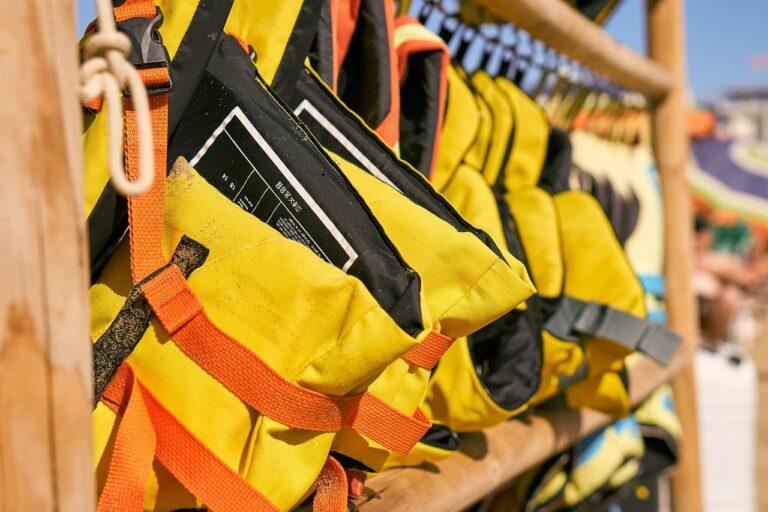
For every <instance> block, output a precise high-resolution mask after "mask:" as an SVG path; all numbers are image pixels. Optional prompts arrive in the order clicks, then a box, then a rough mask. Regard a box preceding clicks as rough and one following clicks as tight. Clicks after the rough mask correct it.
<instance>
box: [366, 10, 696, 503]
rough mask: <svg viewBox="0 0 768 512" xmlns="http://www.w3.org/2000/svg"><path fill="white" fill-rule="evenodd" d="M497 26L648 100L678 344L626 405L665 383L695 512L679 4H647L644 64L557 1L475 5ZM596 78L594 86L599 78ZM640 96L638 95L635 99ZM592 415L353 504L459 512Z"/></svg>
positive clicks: (411, 477) (550, 416)
mask: <svg viewBox="0 0 768 512" xmlns="http://www.w3.org/2000/svg"><path fill="white" fill-rule="evenodd" d="M476 1H477V2H478V3H479V4H481V5H484V6H485V7H487V8H488V9H489V10H490V11H491V12H492V13H493V14H495V15H496V16H497V17H499V18H500V19H501V20H502V21H506V22H510V23H511V24H512V25H514V26H515V27H517V28H519V29H522V30H525V31H526V32H527V33H528V34H529V35H530V36H531V37H532V38H534V39H535V40H538V41H541V42H542V43H544V44H545V45H546V46H547V47H548V48H551V49H552V50H554V51H556V52H557V53H558V54H561V55H565V56H567V57H568V58H569V59H571V60H572V61H575V62H577V63H579V64H580V65H581V66H582V67H583V68H584V69H586V70H588V73H590V76H591V77H592V78H593V79H595V81H601V82H603V81H605V80H608V81H610V82H612V83H614V84H616V85H617V86H619V87H620V88H621V89H623V91H622V93H621V94H625V93H627V91H632V92H633V97H634V98H636V99H635V100H634V101H635V102H636V104H637V105H643V104H644V103H645V101H644V100H642V99H637V98H638V97H639V98H642V96H645V97H647V98H648V99H650V100H651V105H650V106H651V107H652V109H653V111H652V113H653V128H654V130H653V131H654V138H653V142H654V152H655V157H656V162H657V167H658V169H659V174H660V181H661V185H662V200H663V205H664V210H665V226H664V242H665V278H666V281H667V298H666V304H667V311H668V316H669V321H670V326H671V327H672V328H673V329H674V330H676V331H677V332H678V333H680V334H681V335H682V336H683V343H682V344H681V346H680V348H679V349H678V352H677V354H676V355H675V357H674V358H673V360H672V361H671V362H670V364H669V365H668V366H667V367H666V368H661V367H660V366H658V365H656V364H655V363H654V362H652V361H650V360H648V359H641V360H640V361H639V362H637V363H636V364H634V365H632V366H631V367H630V368H629V369H628V373H629V379H630V389H631V397H632V402H633V404H635V405H638V404H639V403H641V402H642V401H643V400H644V399H645V398H647V397H648V396H649V395H650V394H651V393H652V392H653V391H654V390H656V389H657V388H658V387H659V386H660V385H662V384H664V383H668V382H671V383H672V385H673V389H674V392H675V396H676V403H677V408H678V415H679V417H680V421H681V423H682V426H683V431H684V437H683V440H682V442H681V447H680V456H679V461H678V465H677V469H676V470H675V473H674V478H673V504H674V507H673V509H674V510H675V511H677V512H687V511H696V510H701V507H702V505H701V492H700V476H699V470H698V468H699V465H698V430H697V420H696V395H695V387H694V378H693V369H692V365H691V362H692V359H693V355H694V354H695V351H696V348H697V340H698V329H697V322H696V305H695V302H694V298H693V295H692V292H691V284H690V283H691V268H692V241H691V226H692V217H691V211H690V204H689V201H687V200H686V198H688V197H689V196H688V190H687V184H686V180H685V168H686V165H687V152H688V142H687V136H686V131H685V98H684V94H685V74H684V62H685V61H684V46H683V27H682V24H683V15H682V11H683V0H647V13H648V19H647V30H648V36H649V50H650V52H649V57H646V56H643V55H640V54H638V53H636V52H634V51H632V50H630V49H629V48H627V47H625V46H623V45H621V44H620V43H618V42H617V41H615V40H614V39H613V38H612V37H611V36H609V35H608V34H607V33H606V32H605V31H604V30H603V29H602V28H601V27H599V26H597V25H595V24H593V23H591V22H590V21H589V20H587V19H586V18H585V17H584V16H582V15H581V14H580V13H579V12H577V11H576V10H575V9H573V8H572V7H570V6H569V5H567V4H566V3H565V2H563V1H562V0H476ZM598 75H599V77H600V78H599V79H598V78H597V76H598ZM636 93H640V95H638V94H636ZM610 421H611V419H610V418H608V417H607V416H604V415H602V414H600V413H597V412H594V411H589V410H577V411H569V410H564V409H561V410H547V411H536V412H534V413H532V414H528V415H526V416H524V417H522V418H519V419H513V420H511V421H508V422H504V423H501V424H499V425H496V426H494V427H492V428H489V429H487V430H485V431H483V432H480V433H473V434H467V435H465V436H464V437H463V439H462V448H461V450H460V453H458V454H455V455H453V456H451V457H448V458H447V459H445V460H442V461H439V462H434V463H428V464H426V465H424V466H422V467H418V468H400V469H395V470H392V471H388V472H386V473H383V474H381V475H378V476H376V477H374V478H372V479H370V480H369V482H368V484H367V488H366V494H365V495H364V496H363V497H362V498H361V499H359V500H358V501H357V502H356V503H355V505H356V508H357V509H358V510H360V512H378V511H390V510H425V511H426V510H435V511H445V512H451V511H456V512H458V511H461V510H463V509H465V508H467V507H468V506H470V505H472V504H473V503H474V502H476V501H477V500H479V499H482V498H483V497H484V496H487V495H488V494H490V493H492V492H493V491H495V490H498V489H500V488H503V487H504V486H505V485H508V484H509V483H510V482H512V481H513V480H514V478H515V477H517V476H519V475H520V474H521V473H523V472H524V471H526V470H527V469H530V468H532V467H534V466H535V465H537V464H540V463H541V462H543V461H545V460H546V459H547V458H549V457H551V456H552V455H554V454H557V453H559V452H561V451H563V450H565V449H566V448H568V447H569V446H571V445H572V444H573V443H574V442H575V441H577V440H578V439H580V438H582V437H584V436H585V435H587V434H589V433H590V432H593V431H594V430H596V429H598V428H600V427H602V426H605V425H607V424H608V423H609V422H610Z"/></svg>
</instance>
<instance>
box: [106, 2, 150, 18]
mask: <svg viewBox="0 0 768 512" xmlns="http://www.w3.org/2000/svg"><path fill="white" fill-rule="evenodd" d="M112 12H114V13H115V21H117V22H118V23H120V22H121V21H124V20H127V19H130V18H154V17H155V14H156V13H157V12H156V9H155V2H153V1H152V0H125V2H123V3H122V5H120V6H118V7H115V8H114V9H113V10H112Z"/></svg>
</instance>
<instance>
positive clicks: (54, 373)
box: [0, 0, 95, 512]
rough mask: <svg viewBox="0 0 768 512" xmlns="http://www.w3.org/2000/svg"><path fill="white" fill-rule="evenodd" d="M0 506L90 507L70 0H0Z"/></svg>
mask: <svg viewBox="0 0 768 512" xmlns="http://www.w3.org/2000/svg"><path fill="white" fill-rule="evenodd" d="M0 12H2V13H3V14H2V17H0V76H2V80H0V104H1V105H2V106H0V112H2V117H0V119H2V128H0V130H2V132H1V133H2V137H0V180H2V185H0V511H2V512H15V511H22V510H24V511H35V512H38V511H41V512H44V511H53V510H56V511H67V512H68V511H71V512H88V511H92V510H93V509H94V503H95V492H94V483H93V471H92V447H91V427H90V425H91V394H92V383H91V344H90V341H89V337H88V295H87V293H88V257H87V252H86V246H85V240H86V235H85V222H84V219H85V217H84V214H83V208H82V204H83V179H82V146H81V141H80V133H81V119H80V107H79V100H78V97H77V92H76V91H77V89H76V88H77V81H78V67H77V46H76V39H75V6H74V2H73V1H72V0H23V1H19V0H0Z"/></svg>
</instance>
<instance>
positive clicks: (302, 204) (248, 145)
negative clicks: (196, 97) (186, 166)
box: [190, 106, 358, 271]
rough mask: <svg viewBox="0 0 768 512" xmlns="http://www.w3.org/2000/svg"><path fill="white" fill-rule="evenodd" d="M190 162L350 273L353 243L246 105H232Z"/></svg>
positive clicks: (227, 191)
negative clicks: (266, 136) (252, 119)
mask: <svg viewBox="0 0 768 512" xmlns="http://www.w3.org/2000/svg"><path fill="white" fill-rule="evenodd" d="M190 165H191V166H192V167H194V168H196V169H197V170H198V171H199V172H201V173H202V174H204V175H206V176H208V177H209V178H208V181H209V183H210V184H211V185H213V186H214V187H216V188H217V189H218V190H219V191H220V192H221V193H222V194H224V195H225V196H226V197H228V198H229V199H230V200H231V201H233V202H234V203H236V204H237V205H238V206H240V207H241V208H243V209H244V210H246V211H248V212H250V213H251V214H253V215H254V216H256V217H257V218H259V219H260V220H262V221H263V222H265V223H266V224H269V225H270V226H271V227H273V228H274V229H276V230H277V231H279V232H280V233H281V234H282V235H283V236H285V237H286V238H290V239H291V240H295V241H297V242H299V243H301V244H304V245H305V246H307V247H309V248H310V249H311V250H312V251H313V252H315V254H317V255H318V256H320V257H321V258H323V259H324V260H326V261H328V262H330V263H332V264H334V265H335V266H337V267H338V268H341V269H342V270H344V271H346V270H347V269H348V268H349V267H350V266H351V265H352V264H353V263H354V262H355V260H356V259H357V257H358V255H357V252H356V251H355V250H354V248H353V247H352V245H351V244H350V243H349V241H348V240H347V239H346V238H345V237H344V235H343V234H342V233H341V232H340V231H339V229H338V228H337V227H336V225H335V224H334V223H333V221H331V219H330V218H329V217H328V215H326V213H325V212H324V211H323V210H322V208H321V207H320V206H319V205H318V204H317V202H316V201H315V200H314V199H313V198H312V196H311V195H310V194H309V193H308V192H307V191H306V190H305V189H304V187H302V185H301V183H300V182H299V180H298V179H297V178H296V176H295V175H294V174H293V173H292V172H291V171H290V169H288V167H287V166H286V165H285V164H284V163H283V161H282V160H281V159H280V157H279V156H278V155H277V154H276V153H275V151H274V150H273V149H272V148H271V147H270V146H269V144H268V143H267V141H266V140H265V139H264V137H263V136H262V135H261V133H259V131H258V130H257V129H256V127H255V126H254V125H253V123H251V122H250V121H249V120H248V117H247V116H246V115H245V114H244V113H243V111H242V110H241V109H240V107H237V106H236V107H235V108H234V109H232V111H231V112H230V113H229V115H227V117H226V118H225V119H224V121H223V122H222V123H221V124H220V125H219V126H218V127H217V128H216V129H215V130H214V132H213V134H211V136H210V137H209V138H208V140H207V141H206V143H205V144H204V145H203V147H202V148H200V150H199V151H198V152H197V154H196V155H195V156H194V158H192V160H190ZM318 233H323V234H327V236H322V237H319V236H318ZM313 234H314V236H313Z"/></svg>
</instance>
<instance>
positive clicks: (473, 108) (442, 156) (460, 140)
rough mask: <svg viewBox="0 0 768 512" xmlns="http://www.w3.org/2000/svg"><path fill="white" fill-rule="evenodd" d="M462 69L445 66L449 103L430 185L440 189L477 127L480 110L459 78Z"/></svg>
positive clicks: (450, 175) (468, 89) (457, 163)
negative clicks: (446, 67)
mask: <svg viewBox="0 0 768 512" xmlns="http://www.w3.org/2000/svg"><path fill="white" fill-rule="evenodd" d="M462 73H463V72H462V71H461V70H459V69H457V68H455V67H454V66H449V67H448V73H447V76H448V105H447V107H446V110H445V117H444V119H443V131H442V135H441V136H440V147H439V148H438V151H437V158H436V160H435V168H434V171H433V172H432V184H433V186H434V187H435V189H436V190H441V191H442V190H443V188H445V185H446V184H447V183H448V182H449V181H450V179H451V177H452V176H453V174H454V172H455V171H456V168H457V167H458V166H459V164H460V163H461V161H462V159H463V158H464V155H465V154H466V152H467V150H468V149H469V147H470V146H471V145H472V142H473V141H474V140H475V137H476V135H477V130H478V129H479V126H480V117H479V114H478V113H479V109H478V106H477V103H476V102H475V96H474V94H473V93H472V90H471V89H470V88H469V86H467V84H466V83H465V82H464V79H463V78H462Z"/></svg>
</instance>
